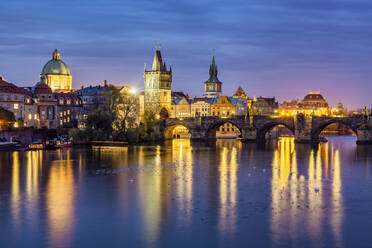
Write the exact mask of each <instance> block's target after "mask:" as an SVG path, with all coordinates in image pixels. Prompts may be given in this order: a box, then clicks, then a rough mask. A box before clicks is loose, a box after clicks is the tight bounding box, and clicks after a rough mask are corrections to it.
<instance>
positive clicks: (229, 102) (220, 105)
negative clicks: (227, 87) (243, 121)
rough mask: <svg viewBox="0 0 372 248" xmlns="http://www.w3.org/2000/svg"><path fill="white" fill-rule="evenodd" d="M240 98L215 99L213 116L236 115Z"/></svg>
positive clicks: (212, 110)
mask: <svg viewBox="0 0 372 248" xmlns="http://www.w3.org/2000/svg"><path fill="white" fill-rule="evenodd" d="M238 99H239V98H232V97H227V96H221V97H216V98H213V100H212V103H211V113H212V116H219V117H231V116H235V115H236V110H237V109H236V104H237V102H238V101H237V100H238Z"/></svg>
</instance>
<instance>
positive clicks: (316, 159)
mask: <svg viewBox="0 0 372 248" xmlns="http://www.w3.org/2000/svg"><path fill="white" fill-rule="evenodd" d="M329 151H331V152H329ZM333 151H334V147H333V145H332V144H331V147H330V146H329V145H328V144H324V145H319V146H318V148H317V149H316V150H311V151H310V152H309V154H308V161H309V162H308V168H307V171H304V172H303V174H301V172H299V171H298V168H297V154H296V150H295V144H294V140H293V138H282V139H280V140H279V141H278V145H277V148H276V149H275V151H274V155H273V161H272V181H271V201H272V202H271V207H272V214H271V230H272V234H273V241H274V243H280V240H281V239H287V238H290V239H292V241H293V243H294V244H295V243H296V241H297V240H298V238H299V235H300V232H299V230H303V228H304V227H305V226H306V227H307V228H306V229H305V230H304V231H306V235H307V236H308V237H309V238H310V240H312V241H314V242H317V241H319V240H322V238H323V237H322V231H323V230H322V227H323V226H324V224H325V221H327V220H329V221H330V223H329V224H330V225H331V227H332V232H333V235H334V238H335V241H336V246H338V247H339V246H342V233H341V228H342V221H343V199H342V194H341V192H340V191H341V187H342V186H341V167H340V155H339V151H338V150H336V151H335V152H333ZM301 155H303V154H301ZM306 172H307V175H306ZM327 184H328V185H327ZM330 186H331V187H330ZM327 190H329V191H330V192H329V194H327V193H328V192H326V191H327ZM330 196H331V198H330ZM326 203H327V204H326ZM326 205H327V206H330V207H329V208H327V209H325V208H324V206H326ZM328 211H330V215H331V216H330V218H329V216H326V212H328ZM288 236H289V237H288ZM314 245H315V244H314Z"/></svg>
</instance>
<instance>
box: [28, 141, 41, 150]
mask: <svg viewBox="0 0 372 248" xmlns="http://www.w3.org/2000/svg"><path fill="white" fill-rule="evenodd" d="M44 147H45V145H44V143H43V142H41V141H39V140H38V141H34V142H32V143H31V144H29V145H28V146H27V149H26V150H28V151H36V150H43V149H44Z"/></svg>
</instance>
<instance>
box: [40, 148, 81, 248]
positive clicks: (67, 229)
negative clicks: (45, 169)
mask: <svg viewBox="0 0 372 248" xmlns="http://www.w3.org/2000/svg"><path fill="white" fill-rule="evenodd" d="M63 155H64V156H63ZM63 155H62V154H59V160H54V161H52V162H51V165H50V170H49V179H48V186H47V195H46V205H47V221H48V233H49V239H48V240H49V242H50V245H51V246H52V247H57V246H59V247H68V246H69V244H70V241H71V235H72V232H73V227H74V224H75V221H74V218H75V217H74V210H75V199H74V198H75V190H74V183H75V182H74V174H73V161H72V160H71V159H70V151H69V150H68V151H67V153H65V154H63Z"/></svg>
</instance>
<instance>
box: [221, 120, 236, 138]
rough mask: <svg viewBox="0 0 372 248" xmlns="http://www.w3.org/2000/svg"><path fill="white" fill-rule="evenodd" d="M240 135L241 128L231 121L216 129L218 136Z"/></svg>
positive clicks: (231, 136)
mask: <svg viewBox="0 0 372 248" xmlns="http://www.w3.org/2000/svg"><path fill="white" fill-rule="evenodd" d="M240 135H241V132H240V130H239V129H238V128H237V127H236V126H234V125H233V124H231V123H225V124H223V125H222V126H220V127H219V128H218V129H217V130H216V137H217V138H238V137H240Z"/></svg>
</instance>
